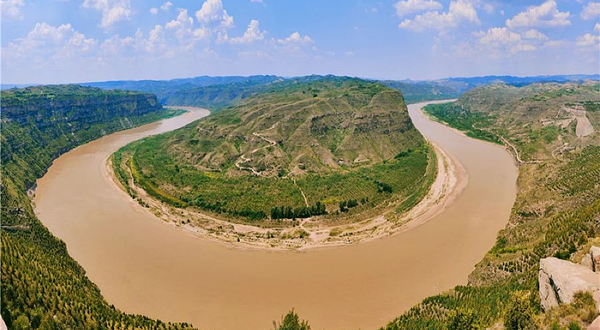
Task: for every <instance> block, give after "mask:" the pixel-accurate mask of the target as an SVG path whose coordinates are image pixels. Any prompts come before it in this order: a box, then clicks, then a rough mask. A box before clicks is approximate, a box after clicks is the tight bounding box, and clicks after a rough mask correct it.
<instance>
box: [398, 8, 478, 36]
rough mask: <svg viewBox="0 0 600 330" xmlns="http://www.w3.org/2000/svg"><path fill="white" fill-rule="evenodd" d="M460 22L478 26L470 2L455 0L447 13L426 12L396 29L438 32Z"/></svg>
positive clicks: (407, 20) (474, 11)
mask: <svg viewBox="0 0 600 330" xmlns="http://www.w3.org/2000/svg"><path fill="white" fill-rule="evenodd" d="M462 22H470V23H477V24H479V23H480V21H479V17H477V11H476V10H475V8H474V7H473V4H472V3H471V2H468V1H465V0H456V1H452V2H450V9H449V10H448V12H447V13H441V14H440V13H439V12H437V11H428V12H426V13H425V14H422V15H417V16H415V18H414V19H412V20H411V19H406V20H404V21H403V22H401V23H400V24H399V25H398V27H399V28H401V29H409V30H413V31H417V32H419V31H423V30H425V29H437V30H440V31H443V30H446V29H448V28H453V27H456V26H458V25H459V24H460V23H462Z"/></svg>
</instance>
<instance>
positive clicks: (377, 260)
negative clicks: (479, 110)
mask: <svg viewBox="0 0 600 330" xmlns="http://www.w3.org/2000/svg"><path fill="white" fill-rule="evenodd" d="M421 106H423V104H414V105H410V106H409V112H410V115H411V118H412V120H413V122H414V124H415V126H416V127H417V129H419V131H421V133H422V134H423V135H424V136H425V137H426V138H427V139H429V140H430V141H431V142H433V143H435V144H436V145H437V146H438V147H440V148H441V149H443V150H444V151H445V152H446V153H447V154H449V155H450V156H451V157H453V158H454V159H456V160H457V161H458V162H459V163H460V164H461V165H462V167H463V168H464V169H465V171H466V173H467V175H468V178H469V179H468V182H467V183H466V187H465V188H464V190H462V193H461V194H460V195H459V196H458V197H457V198H455V199H454V201H453V203H452V204H451V205H450V206H448V207H447V208H446V209H445V210H444V211H443V212H441V213H440V214H438V215H437V216H435V217H434V218H432V219H430V220H429V221H427V222H425V223H423V224H422V225H420V226H415V227H414V228H411V229H410V230H407V231H403V232H401V233H399V234H397V235H394V236H390V237H386V238H382V239H377V240H373V241H370V242H365V243H361V244H356V245H350V246H341V247H332V248H324V249H315V250H308V251H304V252H271V251H265V250H263V251H261V250H242V249H234V248H231V247H228V246H227V245H225V244H222V243H219V242H215V241H210V240H203V239H200V238H198V237H195V236H193V235H191V234H190V233H188V232H186V231H185V230H182V229H180V228H177V227H175V226H173V225H171V224H168V223H166V222H164V221H162V220H160V219H158V218H156V217H155V216H153V215H152V214H151V213H149V212H147V210H145V209H143V208H142V207H140V206H139V205H138V204H137V203H136V202H134V201H133V200H132V199H131V198H130V197H129V196H128V195H127V194H125V193H124V192H123V191H122V190H120V189H119V188H118V187H117V185H115V183H114V182H113V181H112V180H111V179H110V176H109V175H107V172H106V171H107V168H106V166H105V164H106V160H107V158H108V157H109V156H110V154H112V153H113V152H114V151H116V150H117V149H118V148H120V147H122V146H124V145H125V144H127V143H129V142H131V141H135V140H138V139H140V138H142V137H145V136H148V135H152V134H158V133H160V132H165V131H169V130H173V129H176V128H178V127H181V126H183V125H185V124H187V123H190V122H192V121H194V120H197V119H199V118H201V117H203V116H206V115H207V114H208V111H206V110H192V111H190V112H188V113H186V114H184V115H182V116H179V117H176V118H171V119H167V120H163V121H161V122H159V123H154V124H149V125H146V126H142V127H138V128H134V129H131V130H127V131H122V132H118V133H114V134H111V135H109V136H106V137H103V138H101V139H98V140H96V141H92V142H90V143H88V144H85V145H83V146H80V147H78V148H76V149H74V150H72V151H70V152H68V153H66V154H64V155H62V156H61V157H59V158H58V159H57V160H55V162H54V163H53V165H52V166H51V167H50V169H49V170H48V172H47V173H46V175H45V176H44V177H43V178H41V179H40V180H38V187H37V190H36V194H35V197H34V204H35V210H36V213H37V214H38V216H39V218H40V220H41V221H42V222H43V223H44V224H45V225H46V226H47V227H48V228H49V229H50V231H51V232H52V233H53V234H54V235H56V236H57V237H59V238H60V239H62V240H63V241H65V243H66V244H67V248H68V250H69V253H70V254H71V256H73V258H75V260H77V261H78V262H79V263H80V264H81V265H82V266H83V268H84V269H85V270H86V272H87V275H88V276H89V278H90V279H91V280H92V281H93V282H94V283H96V284H97V285H98V287H99V288H100V290H101V291H102V294H103V295H104V297H105V298H106V299H107V301H108V302H109V303H111V304H114V305H115V306H116V307H117V308H119V309H121V310H123V311H125V312H128V313H136V314H144V315H147V316H150V317H153V318H159V319H161V320H163V321H184V322H191V323H192V324H194V325H195V326H196V327H200V328H202V329H215V330H229V329H236V330H237V329H263V330H264V329H270V328H271V327H272V321H273V320H279V318H280V316H281V315H283V314H285V313H286V312H287V311H289V310H290V309H291V308H294V309H295V310H296V311H297V312H298V313H299V314H300V316H301V317H302V318H305V319H308V320H309V321H310V324H311V326H312V328H313V329H359V328H361V329H376V328H378V327H380V326H383V325H385V324H386V323H387V322H388V321H390V320H392V319H393V318H394V317H396V316H398V315H400V314H401V313H402V312H403V311H405V310H407V309H408V308H410V307H411V306H413V305H415V304H416V303H418V302H419V301H420V300H422V299H423V298H425V297H427V296H430V295H434V294H437V293H440V292H442V291H445V290H447V289H450V288H452V287H454V286H455V285H458V284H465V283H466V281H467V276H468V274H469V273H470V272H471V271H472V269H473V267H474V265H475V264H476V263H477V262H478V261H479V260H480V259H481V258H482V257H483V255H484V254H485V252H486V251H487V250H489V248H490V247H491V246H492V245H493V244H494V242H495V238H496V234H497V232H498V231H499V230H500V229H502V228H503V227H504V226H505V225H506V223H507V221H508V218H509V215H510V209H511V207H512V204H513V203H514V200H515V196H516V178H517V168H516V166H515V164H514V161H513V159H512V158H511V156H510V154H509V153H508V152H507V151H506V150H504V148H502V147H501V146H498V145H494V144H491V143H488V142H483V141H479V140H474V139H471V138H468V137H466V136H464V135H463V134H461V133H459V132H456V131H454V130H452V129H450V128H448V127H446V126H444V125H442V124H439V123H436V122H433V121H431V120H429V119H428V118H426V117H425V116H424V115H423V114H422V113H421V112H420V108H421Z"/></svg>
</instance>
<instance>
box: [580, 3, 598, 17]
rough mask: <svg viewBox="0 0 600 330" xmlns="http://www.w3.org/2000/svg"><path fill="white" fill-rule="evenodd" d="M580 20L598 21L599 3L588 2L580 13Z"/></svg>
mask: <svg viewBox="0 0 600 330" xmlns="http://www.w3.org/2000/svg"><path fill="white" fill-rule="evenodd" d="M581 18H583V19H585V20H589V19H594V18H595V19H600V2H590V3H588V4H587V5H586V6H585V7H584V8H583V10H582V11H581Z"/></svg>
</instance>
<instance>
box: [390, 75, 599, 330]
mask: <svg viewBox="0 0 600 330" xmlns="http://www.w3.org/2000/svg"><path fill="white" fill-rule="evenodd" d="M425 111H426V112H427V113H429V114H430V115H432V116H434V117H436V118H437V119H439V120H441V121H444V122H446V123H448V124H449V125H450V126H452V127H455V128H458V129H460V130H462V131H464V132H466V133H467V134H468V135H471V136H473V137H477V138H481V139H485V140H489V141H493V142H496V143H501V144H505V145H506V146H507V149H508V150H509V151H511V152H512V153H513V155H514V156H515V159H516V161H517V163H518V165H519V179H518V181H517V188H518V192H517V199H516V201H515V204H514V206H513V209H512V213H511V216H510V219H509V223H508V225H507V226H506V228H505V229H504V230H502V231H501V232H500V233H499V234H498V238H497V243H496V244H495V246H494V247H493V248H492V249H491V250H490V251H489V252H488V253H487V254H486V256H485V257H484V258H483V260H482V261H481V262H480V263H479V264H478V265H477V266H476V267H475V270H474V271H473V272H472V273H471V275H470V276H469V284H468V285H466V286H458V287H456V288H454V289H453V290H451V291H450V292H447V293H444V294H440V295H437V296H433V297H429V298H427V299H425V300H424V301H423V302H422V303H421V304H419V305H417V306H416V307H414V308H412V309H411V310H410V311H408V312H407V313H405V314H404V315H402V316H401V317H399V318H398V319H396V320H394V321H393V322H391V323H390V324H388V325H387V326H386V327H385V329H387V330H395V329H423V328H427V329H455V328H457V327H456V325H457V324H460V325H461V326H460V327H458V328H463V329H478V328H490V327H492V328H497V327H500V325H501V324H503V325H504V328H505V329H584V328H586V327H587V326H588V325H589V323H590V322H592V320H593V319H594V318H595V317H596V316H597V315H598V311H597V309H596V307H595V306H594V302H593V300H592V298H591V296H588V297H587V298H586V296H581V297H580V298H577V299H575V300H574V302H573V303H572V304H570V305H567V304H563V305H562V306H559V307H558V308H555V309H552V310H550V311H545V312H543V311H542V310H541V308H540V297H539V291H538V270H539V262H540V259H542V258H546V257H557V258H560V259H567V260H571V261H573V262H578V261H579V260H580V259H581V257H582V255H583V253H586V252H587V251H588V250H589V249H590V246H591V245H592V244H594V245H598V244H600V175H599V174H600V133H599V132H598V130H600V83H599V82H585V83H565V84H557V83H549V84H532V85H528V86H524V87H514V86H508V85H505V84H498V85H490V86H484V87H479V88H475V89H473V90H471V91H469V92H467V93H465V94H463V95H462V96H461V97H460V98H459V99H458V100H457V101H456V102H454V103H446V104H439V105H430V106H428V107H426V108H425ZM481 306H486V307H485V308H481ZM461 322H464V323H461ZM494 325H495V326H494Z"/></svg>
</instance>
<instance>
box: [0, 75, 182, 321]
mask: <svg viewBox="0 0 600 330" xmlns="http://www.w3.org/2000/svg"><path fill="white" fill-rule="evenodd" d="M1 97H2V109H1V120H2V136H1V143H2V145H1V159H2V172H1V174H2V187H1V189H2V190H1V194H2V196H1V198H2V209H1V213H2V232H1V236H2V256H1V258H2V260H1V261H2V266H1V267H2V282H1V294H2V297H1V299H2V304H1V313H2V318H3V320H4V321H5V322H6V324H7V326H8V328H9V329H131V328H135V329H187V328H190V327H189V326H188V325H186V324H166V323H163V322H161V321H155V320H151V319H149V318H147V317H144V316H141V315H129V314H124V313H121V312H120V311H118V310H116V309H115V308H114V307H113V306H111V305H109V304H108V303H107V302H106V301H105V300H104V298H103V297H102V295H101V294H100V290H99V289H98V288H97V287H96V285H94V284H93V283H92V282H90V280H89V279H88V278H87V277H86V275H85V271H84V270H83V268H81V266H79V264H77V262H76V261H75V260H73V259H72V258H71V257H70V256H69V255H68V253H67V249H66V246H65V244H64V243H63V242H62V241H60V240H59V239H57V238H56V237H54V236H52V234H51V233H50V232H49V231H48V229H47V228H46V227H44V225H43V224H42V223H41V222H40V221H39V220H38V219H37V217H36V216H35V214H34V211H33V209H32V207H31V200H30V198H29V197H28V195H27V190H28V189H31V188H33V187H34V184H35V180H36V179H37V178H39V177H41V176H42V175H43V174H44V173H45V172H46V170H47V169H48V167H49V166H50V165H51V163H52V161H53V160H54V159H55V158H57V157H58V156H59V155H60V154H62V153H64V152H66V151H68V150H70V149H72V148H74V147H76V146H78V145H80V144H83V143H85V142H88V141H90V140H93V139H96V138H99V137H101V136H103V135H105V134H109V133H111V132H114V131H117V130H121V129H126V128H130V127H134V126H137V125H141V124H144V123H148V122H151V121H155V120H158V119H160V118H165V117H169V116H173V115H175V114H177V112H176V111H171V110H165V109H163V108H162V107H161V106H160V104H159V103H158V101H157V99H156V97H155V96H154V95H152V94H145V93H138V92H124V91H103V90H100V89H97V88H89V87H81V86H75V85H63V86H38V87H31V88H24V89H11V90H8V91H2V94H1Z"/></svg>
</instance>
